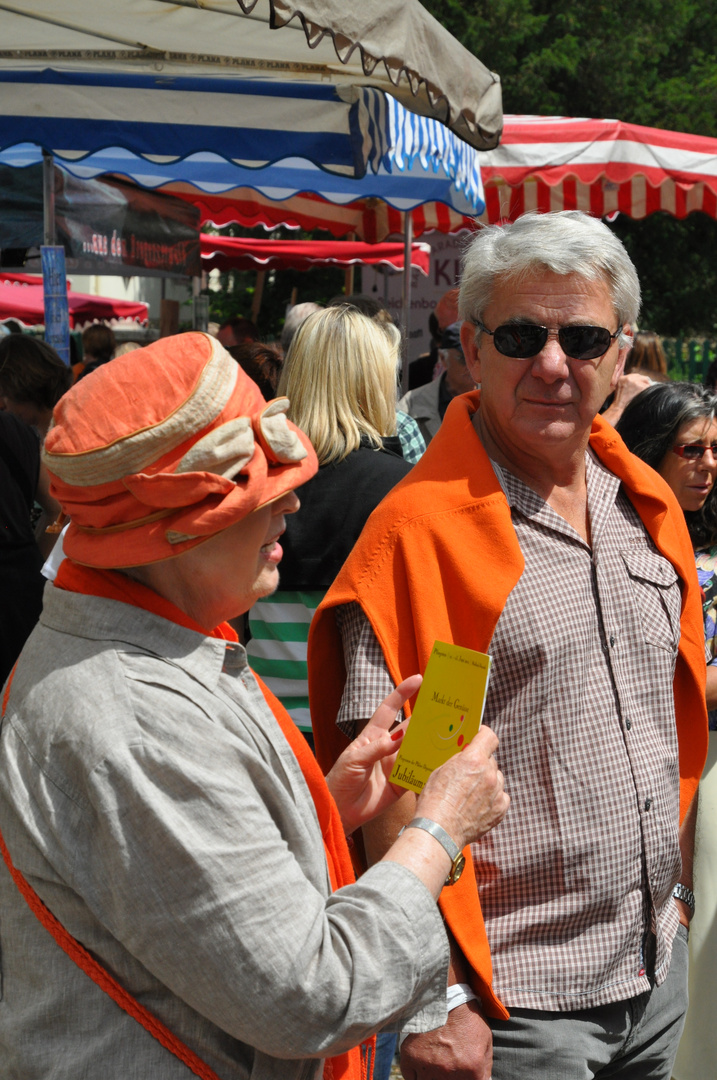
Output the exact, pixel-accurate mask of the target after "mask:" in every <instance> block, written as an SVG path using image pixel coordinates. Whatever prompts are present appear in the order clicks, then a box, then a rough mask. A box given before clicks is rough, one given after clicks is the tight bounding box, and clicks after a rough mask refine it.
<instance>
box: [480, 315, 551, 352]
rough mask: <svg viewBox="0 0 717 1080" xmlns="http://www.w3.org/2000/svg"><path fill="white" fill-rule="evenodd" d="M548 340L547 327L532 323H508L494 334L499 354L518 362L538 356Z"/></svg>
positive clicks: (498, 328)
mask: <svg viewBox="0 0 717 1080" xmlns="http://www.w3.org/2000/svg"><path fill="white" fill-rule="evenodd" d="M547 340H548V331H547V330H546V329H545V327H544V326H533V325H532V324H531V323H506V324H505V326H498V327H496V329H495V331H494V332H493V344H494V345H495V347H496V349H497V350H498V352H499V353H502V355H503V356H510V357H513V359H517V360H524V359H526V358H527V357H528V356H537V355H538V353H539V352H540V350H541V349H542V348H543V346H544V345H545V342H546V341H547Z"/></svg>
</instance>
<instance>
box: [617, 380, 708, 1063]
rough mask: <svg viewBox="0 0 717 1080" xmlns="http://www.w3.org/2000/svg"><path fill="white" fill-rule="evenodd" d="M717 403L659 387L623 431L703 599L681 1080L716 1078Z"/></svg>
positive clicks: (628, 413)
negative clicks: (686, 554)
mask: <svg viewBox="0 0 717 1080" xmlns="http://www.w3.org/2000/svg"><path fill="white" fill-rule="evenodd" d="M716 412H717V397H715V396H714V394H712V392H711V391H709V390H707V389H706V388H705V387H703V386H695V385H693V384H691V383H657V384H655V385H654V386H651V387H649V388H648V389H647V390H644V391H643V392H642V393H641V394H639V395H638V396H637V397H636V398H633V400H632V401H631V402H630V403H629V405H628V406H627V408H626V409H625V411H624V413H623V414H622V417H621V419H620V420H619V422H618V424H617V425H616V426H617V430H618V431H619V433H620V435H622V437H623V439H624V440H625V443H626V444H627V446H628V448H629V449H630V450H632V452H633V453H634V454H637V456H638V457H640V458H642V460H643V461H646V462H647V464H648V465H651V466H652V467H653V469H656V470H657V472H659V473H660V475H661V476H662V477H664V479H665V480H666V481H667V483H668V484H669V485H670V487H671V488H672V490H673V492H674V493H675V495H676V496H677V501H678V502H679V504H680V506H681V507H682V509H683V510H684V513H685V519H686V521H687V528H688V529H689V532H690V536H691V538H692V544H693V546H694V548H695V560H696V563H697V576H698V578H699V582H700V586H701V588H702V592H703V597H704V619H705V646H706V648H705V653H706V657H707V708H708V709H709V710H710V712H709V721H710V746H709V752H708V757H707V764H706V765H705V770H704V773H703V774H702V781H701V783H700V802H699V817H698V822H697V838H696V848H695V851H696V855H695V865H694V879H695V882H696V890H697V905H696V910H695V917H694V919H693V920H692V922H691V924H690V986H689V989H690V1006H689V1009H688V1012H687V1020H686V1024H685V1030H684V1033H683V1036H682V1041H681V1043H680V1050H679V1053H678V1055H677V1061H676V1063H675V1067H674V1069H673V1076H674V1077H675V1078H676V1080H701V1078H702V1077H705V1076H710V1075H712V1069H713V1068H714V1061H715V1058H716V1057H717V1030H716V1029H715V1025H714V1020H713V1017H712V1016H711V1003H712V1002H713V1001H714V999H715V995H717V963H716V962H715V961H716V960H717V920H716V919H715V916H716V915H717V829H715V828H714V827H713V826H712V825H711V822H713V821H714V820H715V817H716V816H717V767H716V766H717V730H716V729H717V494H716V493H715V480H716V478H717V420H716V419H715V413H716Z"/></svg>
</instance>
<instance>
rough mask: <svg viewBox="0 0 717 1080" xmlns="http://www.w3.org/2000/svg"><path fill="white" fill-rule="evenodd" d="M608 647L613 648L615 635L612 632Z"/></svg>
mask: <svg viewBox="0 0 717 1080" xmlns="http://www.w3.org/2000/svg"><path fill="white" fill-rule="evenodd" d="M610 647H611V648H613V649H614V648H615V635H614V634H610Z"/></svg>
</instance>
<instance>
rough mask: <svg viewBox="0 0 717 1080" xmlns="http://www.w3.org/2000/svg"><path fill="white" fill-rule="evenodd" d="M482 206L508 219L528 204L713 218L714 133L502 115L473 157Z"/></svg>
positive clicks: (716, 192) (716, 181)
mask: <svg viewBox="0 0 717 1080" xmlns="http://www.w3.org/2000/svg"><path fill="white" fill-rule="evenodd" d="M480 165H481V174H482V176H483V184H484V188H485V200H486V212H485V214H484V215H483V216H482V217H481V218H480V219H479V220H481V221H489V222H494V221H500V220H511V221H512V220H514V219H515V218H516V217H519V216H520V214H524V213H526V212H527V211H529V210H538V211H540V212H543V213H546V212H548V211H555V210H584V211H586V212H587V213H590V214H594V215H596V216H599V217H604V216H606V215H609V214H613V213H615V211H619V212H620V213H621V214H626V215H627V216H628V217H631V218H643V217H646V216H647V215H648V214H653V213H654V212H655V211H656V210H665V211H667V213H669V214H673V215H674V216H675V217H678V218H684V217H686V216H687V215H688V214H690V213H692V212H693V211H694V210H701V211H703V213H705V214H709V216H710V217H717V139H710V138H706V137H704V136H700V135H687V134H685V133H684V132H680V131H663V130H661V129H659V128H648V127H641V126H640V125H639V124H624V123H623V122H622V121H621V120H581V119H574V118H572V117H566V116H506V117H505V126H504V128H503V136H502V139H501V144H500V146H499V147H497V149H495V150H489V151H487V152H486V153H484V154H481V157H480Z"/></svg>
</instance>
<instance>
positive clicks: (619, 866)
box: [339, 454, 681, 1011]
mask: <svg viewBox="0 0 717 1080" xmlns="http://www.w3.org/2000/svg"><path fill="white" fill-rule="evenodd" d="M586 466H587V489H588V510H589V517H590V526H591V544H590V545H588V544H587V543H585V541H584V540H583V539H582V538H581V537H580V536H579V535H578V533H577V532H575V530H574V529H573V528H572V527H571V526H570V525H568V523H567V522H566V521H565V520H564V519H563V518H562V517H560V516H559V515H558V514H557V513H556V512H555V511H554V510H552V509H551V508H550V507H549V506H548V505H547V504H546V503H545V502H544V501H543V500H542V499H541V498H540V497H539V496H538V495H537V494H536V493H535V492H534V491H533V490H532V489H531V488H529V487H527V485H525V484H523V483H522V482H521V481H520V480H518V479H517V478H516V477H514V476H512V475H510V474H509V473H508V472H506V471H505V470H501V469H500V468H499V467H497V466H494V467H495V469H496V473H497V475H498V477H499V479H500V481H501V484H502V486H503V489H504V491H505V494H506V497H507V499H508V502H509V504H510V507H511V515H512V521H513V525H514V527H515V530H516V534H517V536H518V541H519V543H520V547H521V551H522V553H523V556H524V559H525V569H524V571H523V574H522V576H521V578H520V580H519V581H518V583H517V585H516V586H515V588H514V589H513V591H512V593H511V594H510V596H509V598H508V601H507V603H506V606H505V609H504V611H503V613H502V615H501V617H500V619H499V621H498V625H497V627H496V631H495V633H494V636H493V640H492V642H491V646H490V652H491V655H492V656H493V668H492V672H491V680H490V685H489V691H488V700H487V703H486V711H485V717H486V721H487V722H488V723H489V724H490V726H491V727H492V728H493V729H494V730H495V732H496V734H497V735H498V737H499V739H500V748H499V751H498V754H497V757H498V760H499V764H500V767H501V769H502V770H503V772H504V774H505V777H506V786H507V789H508V791H509V792H510V794H511V797H512V804H511V808H510V811H509V813H508V815H507V816H506V818H505V819H504V821H503V822H502V823H501V825H500V826H499V827H498V828H497V829H495V830H494V831H493V832H492V833H490V834H489V835H488V836H487V837H485V838H484V840H483V841H481V842H480V843H479V844H476V845H474V849H473V850H474V861H475V865H476V872H477V877H478V881H479V883H480V886H479V887H480V894H481V905H482V908H483V913H484V916H485V921H486V929H487V932H488V938H489V941H490V946H491V954H492V958H493V973H494V988H495V990H496V992H497V993H498V994H499V995H500V997H501V998H502V1000H503V1001H504V1002H505V1003H506V1005H507V1006H508V1007H509V1008H510V1007H513V1008H519V1007H523V1008H537V1009H546V1010H552V1011H563V1010H575V1009H584V1008H591V1007H594V1006H596V1005H601V1004H606V1003H608V1002H611V1001H618V1000H623V999H627V998H630V997H634V996H636V995H637V994H639V993H641V992H643V991H645V990H647V989H648V988H649V986H650V982H651V980H652V979H654V981H656V982H658V983H660V982H662V981H663V980H664V978H665V976H666V974H667V969H668V967H669V957H670V952H671V945H672V939H673V937H674V934H675V931H676V929H677V923H678V919H677V910H676V907H675V904H674V902H673V901H672V899H671V891H672V886H673V884H674V883H675V882H676V881H677V880H678V877H679V873H680V866H681V863H680V850H679V844H678V804H679V774H678V749H677V735H676V729H675V717H674V703H673V691H672V680H673V673H674V665H675V659H676V653H677V644H678V640H679V633H680V601H681V597H680V589H679V584H678V581H677V577H676V574H675V571H674V569H673V568H672V566H671V565H670V563H669V562H668V561H667V560H666V559H664V558H663V557H662V556H661V555H660V554H659V553H658V552H657V550H656V549H655V547H654V545H653V544H652V541H651V540H650V538H649V537H648V535H647V533H646V532H645V530H644V527H643V526H642V523H641V522H640V519H639V517H638V515H637V513H636V511H635V510H634V508H633V506H632V504H631V503H630V502H629V500H628V499H627V497H626V496H625V495H624V493H623V492H622V491H621V490H620V483H619V481H618V480H617V478H616V477H614V476H613V475H612V474H611V473H610V472H609V471H608V470H607V469H606V468H605V467H604V466H603V465H601V464H600V463H599V462H598V461H597V459H595V458H594V457H593V456H592V455H591V454H588V455H587V458H586ZM474 557H475V562H476V572H479V568H480V553H479V552H476V553H474ZM353 608H354V609H353V610H352V611H349V610H348V609H344V614H343V622H344V625H345V628H346V627H348V628H349V630H350V629H351V628H353V633H354V638H355V646H356V649H357V651H356V652H355V655H354V659H355V664H354V668H355V670H354V671H353V672H350V673H349V679H348V681H347V690H346V695H345V705H346V708H345V709H344V708H342V713H341V714H340V715H339V721H341V722H342V723H343V724H344V725H347V724H350V723H351V719H352V718H353V719H358V718H359V716H360V715H363V716H366V715H370V714H371V711H372V705H373V701H370V700H365V701H364V702H361V701H360V700H359V699H360V693H359V690H358V686H357V680H358V679H360V678H361V675H360V671H359V670H358V669H359V668H360V666H361V665H365V663H366V661H367V657H368V659H369V661H370V663H371V665H372V667H371V670H372V673H373V674H372V679H373V683H374V688H373V695H374V700H375V697H376V696H378V695H380V696H381V697H382V696H384V693H385V691H386V690H387V688H388V689H390V686H391V683H390V678H389V676H388V672H387V671H385V666H384V669H383V670H384V676H383V682H382V683H381V682H380V680H379V675H378V672H379V671H380V668H381V663H380V659H379V660H378V661H377V658H376V655H375V653H376V649H378V644H377V642H376V640H375V638H374V637H373V634H372V631H371V628H370V625H369V624H368V622H367V620H366V619H365V616H363V615H362V613H361V610H360V608H357V606H356V605H354V606H353ZM347 636H348V635H347ZM461 644H463V643H461ZM379 651H380V650H379ZM386 680H388V681H386ZM379 700H380V698H379Z"/></svg>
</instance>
